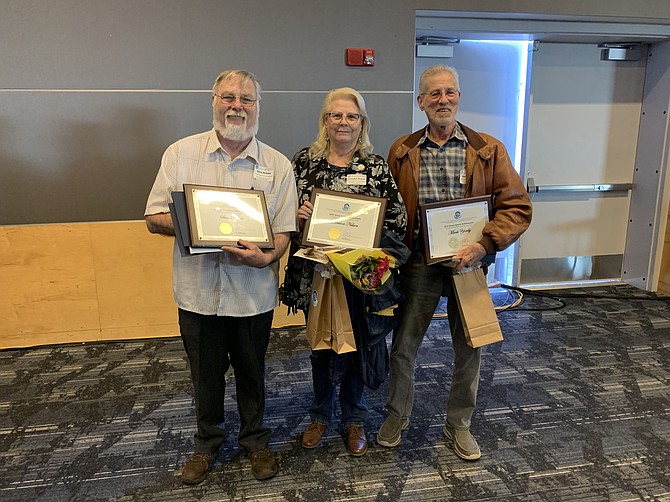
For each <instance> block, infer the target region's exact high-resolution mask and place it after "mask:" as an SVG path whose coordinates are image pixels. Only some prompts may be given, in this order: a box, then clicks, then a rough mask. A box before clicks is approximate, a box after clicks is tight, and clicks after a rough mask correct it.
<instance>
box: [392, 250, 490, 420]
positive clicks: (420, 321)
mask: <svg viewBox="0 0 670 502" xmlns="http://www.w3.org/2000/svg"><path fill="white" fill-rule="evenodd" d="M451 276H452V272H451V269H449V268H447V267H444V266H441V265H439V264H434V265H430V266H427V265H425V264H424V262H423V257H422V256H421V255H420V254H419V255H418V256H416V258H413V261H412V263H411V264H409V265H408V268H406V269H402V270H401V273H400V287H401V288H402V290H403V293H404V294H405V301H404V303H403V314H402V318H401V320H400V323H399V324H398V326H397V327H396V328H395V330H394V331H393V342H392V345H391V368H390V373H389V389H388V397H387V401H386V407H387V409H388V411H389V413H391V414H393V415H395V416H396V417H400V418H409V417H410V415H411V414H412V407H413V405H414V363H415V361H416V356H417V353H418V351H419V347H420V346H421V342H422V341H423V337H424V335H425V333H426V330H427V329H428V326H429V325H430V322H431V320H432V318H433V314H434V313H435V309H436V308H437V305H438V303H439V301H440V297H441V296H446V297H447V314H448V316H449V327H450V329H451V338H452V346H453V349H454V369H453V374H452V382H451V390H450V392H449V400H448V402H447V421H448V422H449V423H450V424H451V425H453V426H454V427H459V428H467V427H470V421H471V419H472V414H473V413H474V410H475V405H476V404H477V389H478V387H479V368H480V359H481V348H478V349H473V348H472V347H470V346H469V345H468V344H467V343H466V341H465V333H464V331H463V323H462V322H461V317H460V315H459V312H458V304H457V300H456V296H455V293H454V283H453V280H452V277H451Z"/></svg>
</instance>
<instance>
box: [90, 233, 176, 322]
mask: <svg viewBox="0 0 670 502" xmlns="http://www.w3.org/2000/svg"><path fill="white" fill-rule="evenodd" d="M91 238H92V245H93V256H94V267H95V276H96V283H97V288H98V303H99V309H100V327H101V328H102V329H103V330H104V329H108V328H130V327H137V326H153V325H156V324H176V323H177V308H176V307H175V304H174V301H173V299H172V246H173V239H172V238H168V237H163V236H159V235H153V234H150V233H149V231H148V230H147V227H146V225H145V223H144V221H127V222H114V223H99V224H91Z"/></svg>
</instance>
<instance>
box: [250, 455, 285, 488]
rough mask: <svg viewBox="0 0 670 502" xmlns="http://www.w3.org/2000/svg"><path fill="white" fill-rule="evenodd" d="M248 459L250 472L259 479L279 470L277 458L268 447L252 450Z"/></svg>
mask: <svg viewBox="0 0 670 502" xmlns="http://www.w3.org/2000/svg"><path fill="white" fill-rule="evenodd" d="M249 460H250V461H251V474H253V475H254V477H255V478H256V479H257V480H259V481H262V480H263V479H269V478H272V477H274V476H276V475H277V473H278V472H279V466H278V465H277V459H276V458H275V454H274V453H272V450H270V448H263V449H262V450H258V451H254V452H252V453H251V454H250V455H249Z"/></svg>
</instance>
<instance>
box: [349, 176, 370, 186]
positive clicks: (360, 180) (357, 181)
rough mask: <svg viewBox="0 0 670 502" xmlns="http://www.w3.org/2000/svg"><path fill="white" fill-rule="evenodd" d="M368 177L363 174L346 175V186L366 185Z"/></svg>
mask: <svg viewBox="0 0 670 502" xmlns="http://www.w3.org/2000/svg"><path fill="white" fill-rule="evenodd" d="M367 184H368V177H367V175H365V174H347V185H367Z"/></svg>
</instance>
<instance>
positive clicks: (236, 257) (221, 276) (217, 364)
mask: <svg viewBox="0 0 670 502" xmlns="http://www.w3.org/2000/svg"><path fill="white" fill-rule="evenodd" d="M260 100H261V87H260V84H259V83H258V80H257V79H256V77H255V76H254V75H253V74H251V73H249V72H247V71H244V70H226V71H224V72H222V73H221V74H220V75H219V76H218V77H217V78H216V81H215V82H214V87H213V89H212V116H213V121H212V122H213V128H212V129H211V130H209V131H207V132H203V133H200V134H195V135H193V136H189V137H187V138H183V139H181V140H179V141H177V142H176V143H174V144H172V145H170V146H169V147H168V149H167V150H166V151H165V153H164V154H163V159H162V161H161V166H160V169H159V171H158V174H157V176H156V180H155V182H154V185H153V188H152V189H151V192H150V194H149V198H148V201H147V206H146V210H145V213H144V214H145V221H146V224H147V227H148V229H149V231H150V232H152V233H157V234H162V235H168V236H174V234H175V230H174V226H173V224H172V218H171V216H170V213H169V205H168V204H169V203H170V202H171V201H172V197H171V194H172V192H173V191H181V190H183V185H184V184H185V183H189V184H197V185H210V186H219V187H228V188H239V189H250V188H253V189H254V190H262V191H263V192H264V194H265V200H266V202H267V206H268V207H267V209H268V215H269V218H270V226H271V227H272V232H273V234H274V249H260V248H259V247H258V246H256V245H255V244H254V243H252V242H248V241H245V240H240V241H238V243H237V244H238V246H239V247H235V246H224V247H223V248H221V251H220V252H214V253H211V252H209V253H198V254H193V255H191V256H182V255H181V253H180V251H179V247H178V245H177V243H176V242H175V245H174V249H173V262H172V263H173V264H172V282H173V292H174V299H175V302H176V304H177V307H178V310H179V329H180V333H181V337H182V341H183V343H184V348H185V350H186V354H187V357H188V360H189V366H190V370H191V380H192V383H193V388H194V396H195V414H196V424H197V430H196V433H195V453H194V454H193V455H192V456H191V457H190V458H189V459H188V461H187V462H186V464H185V465H184V467H183V469H182V473H181V479H182V481H183V482H184V483H187V484H197V483H200V482H201V481H203V480H204V479H205V478H206V477H207V475H208V474H209V472H210V470H211V466H212V463H213V462H214V460H215V459H216V457H217V453H218V451H219V448H220V447H221V445H222V444H223V442H224V440H225V433H226V431H225V428H224V425H225V416H224V394H225V389H226V379H225V375H226V372H227V370H228V369H229V367H230V366H232V368H233V371H234V374H235V382H236V391H237V409H238V412H239V415H240V431H239V435H238V441H239V444H240V445H241V446H242V447H243V448H244V449H245V450H246V451H247V453H248V454H249V458H250V461H251V472H252V474H253V475H254V477H255V478H256V479H259V480H261V479H268V478H271V477H273V476H275V475H276V474H277V472H278V469H279V468H278V465H277V461H276V458H275V456H274V453H273V452H272V451H271V450H270V449H269V448H268V444H269V440H270V429H269V428H268V427H266V426H265V425H264V424H263V415H264V412H265V353H266V351H267V348H268V343H269V339H270V330H271V327H272V317H273V313H274V308H275V306H277V304H278V302H277V289H278V280H279V264H278V260H279V258H280V257H281V256H282V255H283V253H284V251H285V249H286V246H287V245H288V242H289V239H290V234H291V233H292V232H294V231H295V230H296V212H297V209H298V208H297V195H296V186H295V180H294V177H293V169H292V167H291V163H290V162H289V160H288V159H287V158H286V157H285V156H284V155H282V154H281V153H279V152H278V151H277V150H275V149H273V148H271V147H270V146H268V145H266V144H264V143H261V142H260V141H258V140H257V139H256V132H257V131H258V116H259V110H260Z"/></svg>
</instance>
